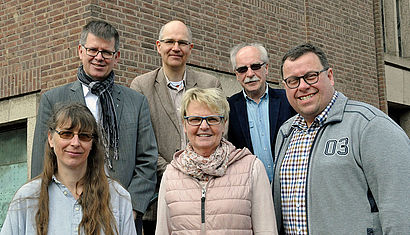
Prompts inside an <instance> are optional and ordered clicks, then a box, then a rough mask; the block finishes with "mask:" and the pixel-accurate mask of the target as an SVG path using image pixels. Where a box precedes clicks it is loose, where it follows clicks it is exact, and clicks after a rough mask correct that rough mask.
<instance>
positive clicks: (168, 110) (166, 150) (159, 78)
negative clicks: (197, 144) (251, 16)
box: [131, 67, 222, 220]
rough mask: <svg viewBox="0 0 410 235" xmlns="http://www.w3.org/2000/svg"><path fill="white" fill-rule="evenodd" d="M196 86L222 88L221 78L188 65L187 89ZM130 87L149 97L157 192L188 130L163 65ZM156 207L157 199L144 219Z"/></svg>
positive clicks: (151, 215)
mask: <svg viewBox="0 0 410 235" xmlns="http://www.w3.org/2000/svg"><path fill="white" fill-rule="evenodd" d="M193 87H200V88H210V87H217V88H221V89H222V85H221V82H220V81H219V80H218V79H217V78H216V77H214V76H212V75H209V74H207V73H202V72H198V71H194V70H190V69H188V68H187V69H186V89H187V90H188V89H190V88H193ZM131 88H132V89H134V90H136V91H138V92H141V93H142V94H143V95H145V96H146V97H147V99H148V103H149V107H150V111H151V122H152V126H153V128H154V133H155V137H156V138H157V143H158V154H159V155H158V166H157V173H158V175H157V177H158V183H157V189H156V191H157V192H158V190H159V183H160V180H161V176H162V174H163V173H164V171H165V168H166V166H167V165H168V163H170V162H171V160H172V157H173V155H174V153H175V152H176V151H177V150H179V148H180V147H181V139H182V137H183V135H185V134H184V133H183V132H181V131H180V129H179V122H180V120H178V117H177V113H176V109H175V107H174V106H175V105H174V103H173V102H172V100H171V95H170V94H169V91H168V88H167V80H166V78H165V75H164V72H163V69H162V67H161V68H158V69H155V70H154V71H151V72H148V73H146V74H143V75H141V76H138V77H136V78H135V79H134V80H133V81H132V83H131ZM154 199H155V198H154ZM156 208H157V207H156V203H155V200H154V204H153V206H152V207H150V208H149V210H148V211H147V213H146V215H144V219H147V220H156Z"/></svg>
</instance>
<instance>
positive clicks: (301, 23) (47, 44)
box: [0, 0, 386, 107]
mask: <svg viewBox="0 0 410 235" xmlns="http://www.w3.org/2000/svg"><path fill="white" fill-rule="evenodd" d="M377 2H378V1H377V0H373V1H364V0H346V1H332V0H305V1H302V0H275V1H264V0H242V1H239V0H184V1H182V0H179V1H177V0H162V1H158V0H146V1H135V0H134V1H131V0H128V1H125V0H115V1H114V0H106V1H102V0H92V1H70V0H61V1H57V0H43V1H33V0H26V1H17V0H14V1H2V3H1V5H0V32H1V33H0V76H1V77H0V99H4V98H8V97H11V96H17V95H21V94H26V93H30V92H36V91H41V92H44V91H46V90H48V89H50V88H53V87H56V86H59V85H62V84H65V83H67V82H70V81H73V80H75V74H76V69H77V67H78V66H79V64H80V61H79V59H78V55H77V46H78V40H79V34H80V32H81V27H82V26H83V25H85V24H86V22H88V21H89V20H91V19H93V18H96V19H103V20H106V21H108V22H110V23H112V24H113V25H114V26H115V27H116V28H117V29H118V31H119V32H120V37H121V39H120V40H121V45H120V50H121V61H120V63H119V65H118V66H117V67H116V68H115V71H116V74H117V80H118V81H119V82H120V83H122V84H124V85H128V84H129V83H130V82H131V80H132V79H133V78H134V77H135V76H137V75H139V74H142V73H145V72H148V71H150V70H152V69H154V68H156V67H158V66H160V64H161V60H160V57H159V55H158V54H157V52H156V50H155V46H154V45H155V40H156V39H157V37H158V31H159V28H160V27H161V25H163V24H164V23H166V22H168V21H170V20H172V19H180V20H183V21H185V22H186V23H187V25H189V26H190V27H191V29H192V32H193V38H194V39H193V42H194V50H193V52H192V55H191V59H190V61H189V63H190V64H192V65H193V66H199V67H201V68H206V69H209V70H213V71H214V72H215V71H216V72H221V73H222V72H224V73H226V72H232V69H231V66H230V64H229V48H231V47H232V46H234V45H235V44H237V43H240V42H244V41H247V42H252V41H257V42H261V43H263V44H264V45H265V46H266V47H267V49H268V52H269V56H270V60H271V62H270V70H269V72H270V74H269V80H271V81H272V82H274V83H279V79H280V77H279V76H280V73H279V65H280V59H281V57H282V56H283V54H284V53H285V52H286V51H287V50H288V49H290V48H292V47H294V46H296V45H298V44H300V43H303V42H305V41H309V42H312V43H314V44H317V45H319V46H321V47H322V48H323V49H324V50H325V52H326V53H327V54H328V57H329V62H330V64H331V65H332V67H333V68H334V74H335V78H336V89H338V90H340V91H342V92H344V93H345V94H346V95H347V96H349V97H351V98H355V99H358V100H362V101H365V102H367V103H371V104H373V105H375V106H378V107H380V106H383V105H382V104H383V102H384V103H385V99H386V98H385V95H384V89H385V88H384V87H383V84H384V80H383V79H384V74H383V72H384V70H383V64H380V57H378V54H377V53H379V52H380V50H381V49H380V41H377V40H378V38H377V36H378V34H379V32H380V30H379V29H378V28H377V27H380V25H378V24H376V26H377V27H376V28H375V23H377V22H379V20H380V18H379V17H380V9H378V8H377V7H378V4H377ZM376 47H377V48H376ZM381 61H383V60H381ZM380 80H383V81H382V82H380Z"/></svg>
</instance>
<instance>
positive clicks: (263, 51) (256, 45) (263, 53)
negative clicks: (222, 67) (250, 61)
mask: <svg viewBox="0 0 410 235" xmlns="http://www.w3.org/2000/svg"><path fill="white" fill-rule="evenodd" d="M248 46H249V47H254V48H256V49H258V50H259V52H260V56H261V57H260V59H261V60H262V62H264V63H266V64H269V57H268V52H267V51H266V49H265V47H264V46H263V45H262V44H261V43H256V42H252V43H241V44H238V45H236V46H234V47H232V49H231V50H230V52H229V53H230V55H231V64H232V69H233V70H235V69H236V54H238V52H239V50H241V49H242V48H244V47H248Z"/></svg>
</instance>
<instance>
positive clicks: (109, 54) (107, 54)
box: [81, 45, 117, 59]
mask: <svg viewBox="0 0 410 235" xmlns="http://www.w3.org/2000/svg"><path fill="white" fill-rule="evenodd" d="M81 46H82V47H84V49H85V52H86V54H87V55H89V56H92V57H96V56H97V55H98V53H101V56H102V57H103V58H104V59H112V58H113V57H114V55H115V53H117V52H116V51H106V50H102V51H99V50H98V49H96V48H87V47H85V46H84V45H81Z"/></svg>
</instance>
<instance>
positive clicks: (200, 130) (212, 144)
mask: <svg viewBox="0 0 410 235" xmlns="http://www.w3.org/2000/svg"><path fill="white" fill-rule="evenodd" d="M210 115H221V114H219V113H216V112H214V111H212V110H211V109H210V108H209V107H208V105H206V104H205V103H201V102H198V101H195V100H193V101H191V102H190V103H189V105H188V107H187V110H186V116H202V117H204V116H210ZM224 129H225V120H222V123H221V124H219V125H212V126H209V125H208V124H207V122H206V120H203V121H202V123H201V125H200V126H192V125H189V124H188V123H187V121H186V120H184V130H185V133H186V135H187V137H188V140H189V142H190V144H191V145H192V147H193V149H194V151H195V152H196V153H197V154H199V155H201V156H203V157H209V156H210V155H211V154H212V153H213V152H215V150H216V148H217V147H218V146H219V144H220V143H221V139H222V135H223V132H224Z"/></svg>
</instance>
